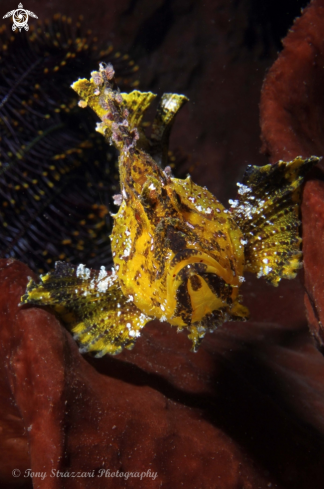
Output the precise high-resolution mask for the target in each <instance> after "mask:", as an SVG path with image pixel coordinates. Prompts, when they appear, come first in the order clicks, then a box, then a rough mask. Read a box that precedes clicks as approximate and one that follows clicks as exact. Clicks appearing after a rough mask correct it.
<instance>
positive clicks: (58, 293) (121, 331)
mask: <svg viewBox="0 0 324 489" xmlns="http://www.w3.org/2000/svg"><path fill="white" fill-rule="evenodd" d="M21 301H22V304H34V305H38V306H51V308H52V309H54V311H55V312H56V313H57V315H58V316H59V317H60V319H61V320H62V321H63V323H64V324H65V325H66V326H67V327H68V328H69V329H70V330H71V331H72V333H73V335H74V338H75V340H76V341H77V342H78V343H79V346H80V352H81V353H86V352H90V351H92V352H96V355H95V356H96V357H101V356H103V355H105V354H106V353H110V354H112V355H115V354H117V353H119V352H121V350H122V349H123V348H124V347H125V348H128V349H130V348H132V347H133V346H134V342H135V340H136V338H137V337H138V336H140V331H141V329H142V328H143V327H144V326H145V324H146V323H147V322H148V321H150V318H148V317H147V316H145V315H144V314H143V313H142V312H141V311H140V310H139V309H138V308H137V307H136V306H135V304H134V303H133V302H132V300H131V298H127V297H126V296H125V295H124V294H123V292H122V290H121V288H120V285H119V281H118V278H117V276H116V275H115V274H111V273H110V272H107V271H106V270H105V268H104V267H101V269H100V271H98V270H90V269H88V268H86V267H85V266H84V265H79V266H78V267H76V266H73V265H70V264H69V263H65V262H57V263H56V264H55V271H54V272H50V273H47V274H46V275H42V276H41V282H40V283H38V284H37V283H35V282H34V281H33V280H31V281H30V282H29V284H28V286H27V293H26V294H25V295H24V296H23V297H22V299H21Z"/></svg>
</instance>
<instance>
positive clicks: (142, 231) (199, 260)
mask: <svg viewBox="0 0 324 489" xmlns="http://www.w3.org/2000/svg"><path fill="white" fill-rule="evenodd" d="M72 88H73V89H74V90H75V91H76V92H77V93H78V95H79V96H80V98H81V100H80V102H79V105H80V107H85V106H89V107H90V108H91V109H93V110H94V111H95V113H96V114H97V115H98V116H99V118H100V119H101V122H100V123H98V125H97V131H99V132H100V133H101V134H102V135H103V136H104V137H105V138H106V140H107V141H108V142H109V143H110V144H113V145H115V147H116V148H117V149H118V151H119V173H120V188H121V194H120V195H117V196H115V203H116V204H118V205H119V210H118V212H117V213H116V214H115V215H114V216H113V218H114V227H113V231H112V235H111V248H112V254H113V261H114V268H113V269H112V270H111V271H107V270H106V269H105V268H104V267H101V269H100V270H99V271H97V270H91V269H89V268H87V267H86V266H85V265H83V264H81V265H79V266H74V265H71V264H68V263H65V262H57V263H56V267H55V271H54V272H50V273H48V274H46V275H43V276H41V282H40V283H39V284H37V283H35V282H33V281H32V280H31V281H30V282H29V284H28V286H27V292H26V294H25V295H24V296H23V297H22V303H23V304H27V303H28V304H37V305H50V306H52V307H53V308H54V310H55V311H56V312H57V313H58V314H60V316H61V318H62V320H63V322H65V323H66V324H67V326H68V327H69V328H70V329H71V331H72V332H73V333H74V337H75V338H76V340H77V341H78V343H79V344H80V350H81V352H87V351H92V352H95V353H96V356H97V357H100V356H102V355H104V354H106V353H110V354H116V353H119V352H120V351H121V350H122V349H123V348H124V347H126V348H131V347H132V346H133V345H134V342H135V340H136V338H137V337H138V336H140V333H141V329H142V328H143V327H144V326H145V324H146V323H147V322H149V321H150V320H152V319H156V318H157V319H159V320H160V321H168V322H169V323H170V324H171V325H173V326H176V327H177V328H178V329H179V330H182V329H184V328H187V329H188V330H189V338H190V339H191V340H192V344H193V350H194V351H196V350H197V347H198V346H199V344H200V342H201V340H202V339H203V337H204V335H205V334H206V332H209V331H213V330H214V329H216V328H217V327H218V326H219V325H221V324H222V323H223V322H225V321H229V320H235V321H237V320H245V319H246V318H247V317H248V309H247V308H246V307H244V305H242V303H241V296H240V294H239V292H240V285H241V283H242V282H243V281H244V272H246V271H248V272H252V273H255V274H257V276H258V277H265V278H266V280H267V281H268V282H270V283H271V284H273V285H275V286H276V285H278V283H279V281H280V279H281V278H288V279H291V278H294V277H295V276H296V272H297V270H298V269H299V268H300V266H301V255H302V253H301V250H300V247H301V238H300V237H299V224H300V223H299V220H298V213H299V203H300V199H301V184H302V182H303V178H304V175H305V173H306V172H307V171H308V170H309V168H310V167H311V166H312V165H313V164H314V163H316V162H317V161H318V158H316V157H311V158H309V159H305V160H304V159H302V158H301V157H297V158H295V159H294V160H293V161H291V162H284V161H279V162H278V163H276V164H274V165H266V166H263V167H256V166H248V168H247V170H246V172H245V174H244V176H243V180H242V183H239V184H238V199H237V200H235V201H230V203H231V208H230V209H229V210H227V209H225V208H224V206H223V205H222V204H221V203H220V202H219V201H218V200H217V199H216V198H215V197H214V196H213V195H212V194H211V193H210V192H209V191H208V190H207V189H206V188H205V187H204V188H202V187H200V186H199V185H196V184H195V183H194V182H193V181H192V180H191V178H190V176H188V177H187V178H186V179H184V180H182V179H177V178H173V177H172V176H171V169H170V167H168V166H167V167H164V165H165V164H166V161H167V151H168V139H169V135H170V130H171V126H172V124H173V122H174V118H175V115H176V114H177V112H178V110H179V109H180V108H181V107H182V105H183V104H184V103H185V102H186V100H187V99H186V97H185V96H183V95H176V94H164V95H163V96H162V98H161V100H160V102H159V105H158V108H157V113H156V116H155V119H154V121H153V125H152V132H151V135H150V137H148V136H146V135H145V132H144V129H143V123H142V119H143V116H144V113H145V112H146V110H147V109H148V107H149V106H150V105H151V103H152V101H153V100H154V98H155V95H154V94H153V93H151V92H147V93H142V92H140V91H137V90H135V91H133V92H131V93H120V92H119V90H118V88H117V87H116V85H115V81H114V70H113V67H112V66H111V65H105V64H104V63H101V64H100V67H99V71H94V72H92V73H91V78H90V80H86V79H82V80H78V81H77V82H75V83H74V84H73V85H72Z"/></svg>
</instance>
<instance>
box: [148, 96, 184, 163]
mask: <svg viewBox="0 0 324 489" xmlns="http://www.w3.org/2000/svg"><path fill="white" fill-rule="evenodd" d="M188 100H189V99H188V98H187V97H186V96H185V95H178V94H176V93H165V94H164V95H163V96H162V98H161V100H160V102H159V105H158V107H157V111H156V115H155V118H154V121H153V126H152V134H151V140H150V146H151V149H150V153H151V156H152V157H153V158H154V159H155V161H156V162H157V163H159V164H160V165H161V166H164V165H166V164H167V153H168V147H169V137H170V132H171V128H172V125H173V122H174V119H175V116H176V115H177V113H178V112H179V110H180V109H181V107H182V106H183V105H184V104H185V103H186V102H187V101H188Z"/></svg>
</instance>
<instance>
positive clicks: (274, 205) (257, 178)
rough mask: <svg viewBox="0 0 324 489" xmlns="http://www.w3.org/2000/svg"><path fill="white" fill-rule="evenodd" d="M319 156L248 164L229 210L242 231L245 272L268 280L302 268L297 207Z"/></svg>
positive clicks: (291, 274)
mask: <svg viewBox="0 0 324 489" xmlns="http://www.w3.org/2000/svg"><path fill="white" fill-rule="evenodd" d="M318 161H319V158H317V157H311V158H308V159H305V160H304V159H302V158H301V157H297V158H295V159H294V160H293V161H290V162H285V161H278V162H277V163H276V164H274V165H265V166H262V167H257V166H249V167H248V168H247V170H246V172H245V174H244V177H243V181H242V184H238V186H239V191H238V192H239V197H238V200H237V201H234V202H232V212H233V215H234V216H235V219H236V221H237V223H238V225H239V227H240V229H241V231H242V233H243V240H242V241H241V242H242V244H244V254H245V271H248V272H252V273H255V274H256V275H257V276H258V277H263V276H264V277H265V278H266V279H267V281H268V282H270V283H271V284H272V285H275V286H276V285H278V284H279V282H280V280H281V279H282V278H289V279H290V278H294V277H295V276H296V273H297V270H298V269H299V268H300V267H301V257H302V252H301V249H300V245H301V238H300V236H299V226H300V221H299V206H300V201H301V189H302V184H303V181H304V176H305V174H306V173H307V171H308V170H309V169H310V168H311V167H312V166H313V165H314V164H316V163H317V162H318Z"/></svg>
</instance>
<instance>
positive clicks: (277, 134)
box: [0, 0, 324, 489]
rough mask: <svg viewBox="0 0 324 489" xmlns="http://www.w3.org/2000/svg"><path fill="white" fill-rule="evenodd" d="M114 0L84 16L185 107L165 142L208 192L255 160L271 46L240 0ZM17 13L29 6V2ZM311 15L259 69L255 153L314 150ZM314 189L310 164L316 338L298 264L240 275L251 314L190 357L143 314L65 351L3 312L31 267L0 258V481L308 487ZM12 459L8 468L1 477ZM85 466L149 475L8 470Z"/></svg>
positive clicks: (323, 402)
mask: <svg viewBox="0 0 324 489" xmlns="http://www.w3.org/2000/svg"><path fill="white" fill-rule="evenodd" d="M126 3H127V2H124V3H123V2H120V4H118V6H117V7H118V8H117V7H116V6H115V7H116V12H113V7H112V6H111V5H107V11H105V14H103V13H102V12H103V11H101V12H100V7H99V6H98V9H97V11H96V12H95V13H93V14H92V17H91V16H89V23H91V22H93V24H96V22H97V23H98V32H99V33H100V35H102V33H103V32H106V31H107V25H109V26H110V31H111V32H114V29H113V27H114V26H116V25H117V23H119V24H120V26H121V27H120V30H119V31H116V34H115V35H116V38H118V35H120V37H121V38H122V37H123V36H124V37H125V49H126V52H127V50H128V49H127V41H128V42H129V45H133V50H134V59H136V60H137V59H138V60H139V65H140V66H141V64H143V65H145V64H146V66H147V69H146V70H144V72H143V70H142V69H141V71H142V72H143V73H144V78H143V86H141V88H143V89H144V88H145V84H147V86H149V85H151V88H152V90H155V87H156V86H160V89H161V91H178V92H181V93H185V94H186V95H188V97H189V98H190V99H191V102H194V103H191V104H190V105H193V108H192V109H189V108H188V107H189V104H188V106H187V107H186V108H184V109H183V113H182V114H180V115H179V119H178V121H177V125H176V126H175V133H174V135H173V138H174V141H176V142H177V143H178V141H179V140H180V141H181V144H182V146H183V147H184V148H185V149H186V150H187V149H188V151H190V152H191V150H192V151H194V149H193V148H196V150H195V151H197V152H198V153H199V154H198V155H196V156H199V160H200V166H198V167H197V169H196V170H194V172H196V175H194V176H193V178H194V180H195V181H197V182H198V183H200V184H202V185H206V184H207V186H208V189H209V190H211V191H212V192H213V193H214V194H216V196H217V197H218V198H219V199H220V200H223V201H224V198H225V197H229V196H230V195H231V196H233V194H234V191H233V189H234V187H235V182H236V181H239V180H240V176H241V174H242V171H243V169H244V168H245V167H246V165H247V163H252V164H265V163H267V159H266V157H264V156H261V155H260V154H258V150H259V147H260V142H259V139H258V138H259V135H260V129H259V128H258V113H257V108H258V101H259V98H260V89H261V83H262V80H263V78H264V72H265V68H266V67H268V66H270V65H271V64H272V61H273V60H274V59H275V57H276V54H275V51H276V49H277V47H276V45H275V44H274V45H271V43H268V42H264V40H263V41H262V40H260V39H259V40H258V38H257V33H254V34H255V36H256V38H255V37H254V38H253V36H252V35H251V31H253V26H255V24H254V23H251V17H249V15H248V14H246V12H247V11H248V10H249V8H248V6H250V5H253V2H251V3H249V2H235V6H234V2H233V4H232V3H228V5H229V6H228V5H227V6H226V5H225V4H224V3H223V2H221V1H219V2H212V1H209V2H208V1H207V2H204V7H201V6H200V5H199V4H200V3H199V2H197V3H195V2H187V3H186V4H184V3H182V2H181V1H176V2H168V1H162V2H160V3H159V6H158V7H156V6H153V5H152V2H146V1H144V0H143V2H128V3H127V5H126ZM28 7H29V8H30V9H31V10H32V11H34V12H35V13H36V14H37V15H38V16H41V15H42V12H41V11H40V7H38V2H31V4H30V5H29V6H28ZM43 8H44V10H46V9H47V11H48V9H49V8H50V7H48V6H45V7H43ZM67 8H69V9H71V10H73V8H75V5H74V7H73V2H71V5H69V6H68V7H67ZM140 9H142V11H143V12H144V13H143V14H142V17H140V18H141V20H142V23H140V22H139V17H138V15H139V10H140ZM156 12H157V13H156ZM48 13H51V12H48ZM78 13H79V12H78ZM235 13H236V14H237V15H236V16H235V15H234V14H235ZM100 15H102V22H101V23H99V16H100ZM154 15H156V16H157V20H156V22H157V24H159V22H158V20H159V19H160V20H161V22H160V24H159V26H160V29H162V27H163V26H165V25H168V26H169V28H168V29H166V30H165V31H162V32H161V31H158V29H157V30H156V38H155V44H154V45H153V46H151V48H150V46H148V45H147V43H146V41H145V36H144V38H143V35H142V34H141V29H144V28H145V26H149V27H150V28H151V26H152V24H153V25H154V22H153V21H154ZM162 19H166V20H165V21H163V22H162ZM197 19H198V20H199V22H197ZM229 19H232V20H231V22H229ZM249 19H250V20H249ZM212 20H214V21H215V23H214V24H213V23H212V22H211V21H212ZM109 22H110V23H109ZM114 22H115V23H114ZM249 22H250V23H249ZM233 25H234V26H233ZM136 26H137V27H136ZM309 26H311V28H310V27H309ZM323 26H324V2H323V0H322V1H313V2H312V3H311V5H310V7H308V8H306V9H305V11H304V13H303V15H302V16H301V18H300V19H299V20H297V21H296V22H295V23H294V25H293V27H292V29H291V32H290V33H289V34H288V36H287V37H286V39H285V41H284V50H283V51H282V52H281V54H280V55H279V57H278V60H277V61H276V63H275V64H274V65H273V67H272V68H271V69H270V71H269V72H268V74H267V76H266V80H265V82H264V85H263V90H262V94H261V129H262V140H263V148H264V151H265V152H266V154H267V157H270V160H271V161H272V162H275V161H277V160H278V159H279V158H283V159H288V160H289V159H292V158H293V157H295V156H297V155H299V154H301V155H302V156H304V157H308V156H310V154H316V155H317V156H321V155H323V151H322V149H321V148H322V146H321V144H322V138H321V127H322V125H321V120H322V117H321V113H322V112H321V111H322V109H323V107H322V103H321V101H322V97H323V96H322V92H321V82H320V81H321V79H322V78H321V77H323V76H324V71H323V62H322V59H321V56H323V52H324V49H323V45H322V32H323ZM247 31H248V32H249V44H248V47H246V44H244V43H243V41H244V39H245V37H246V32H247ZM144 32H146V31H145V29H144ZM125 33H126V34H125ZM179 34H181V35H180V39H181V42H180V41H179ZM204 36H205V37H204ZM253 39H256V40H255V41H254V43H253V42H252V41H253ZM176 40H178V44H176V42H175V41H176ZM207 40H209V44H208V45H207ZM114 44H115V42H114ZM176 46H177V47H176ZM188 46H189V49H188ZM192 46H195V49H192V52H190V47H192ZM242 46H244V47H242ZM239 47H240V48H241V50H240V49H239ZM150 49H151V51H150ZM129 51H130V52H131V48H129ZM204 51H207V52H204ZM265 52H266V53H267V55H265ZM182 54H183V59H182V58H181V55H182ZM135 55H136V56H137V57H135ZM181 60H182V61H183V64H181ZM223 66H225V68H223ZM187 67H188V71H187V72H186V68H187ZM256 67H258V71H256ZM95 68H96V66H95V67H94V69H95ZM167 68H168V69H167ZM189 68H190V69H189ZM222 70H224V71H225V72H226V77H223V76H222V73H223V71H222ZM154 73H155V74H156V75H155V78H154ZM188 73H189V75H188ZM252 75H253V76H254V75H255V76H254V77H253V76H252ZM186 77H187V78H186ZM74 78H75V77H74ZM213 80H215V81H214V82H213ZM249 80H252V81H249ZM230 81H231V83H230ZM226 82H228V83H226ZM224 83H225V85H226V87H225V88H224ZM154 85H155V86H154ZM222 87H223V88H222ZM156 91H158V90H156ZM195 92H196V95H195ZM212 94H215V97H214V99H212V97H211V95H212ZM226 94H227V97H225V95H226ZM310 95H312V96H310ZM208 100H212V101H213V102H212V103H210V104H208ZM217 104H218V105H219V106H220V108H219V110H217ZM249 108H250V110H249ZM252 108H253V109H252ZM235 110H236V113H235ZM80 112H81V113H82V111H81V109H80ZM238 114H241V117H238ZM234 116H235V117H234ZM289 117H291V119H289ZM242 126H243V127H242ZM187 143H188V144H187ZM191 148H192V149H191ZM218 190H219V191H218ZM323 201H324V188H323V182H322V173H321V169H316V170H315V171H314V172H313V174H311V175H310V177H309V181H308V182H307V184H306V186H305V190H304V203H303V209H302V210H303V239H304V249H303V251H304V263H305V271H304V274H305V285H306V290H307V292H306V304H307V311H308V318H309V324H310V326H311V329H312V331H313V333H314V335H315V336H316V338H317V344H316V343H314V341H313V339H312V337H311V335H310V334H309V330H308V326H307V321H306V317H305V312H304V304H303V300H304V286H303V283H302V281H301V279H302V276H301V275H300V276H299V278H297V279H295V280H291V281H283V283H282V284H281V285H280V287H278V288H276V289H275V288H272V287H270V286H268V285H267V284H266V283H263V282H262V281H261V280H258V279H256V278H251V277H247V280H246V283H244V284H243V286H242V287H243V288H244V297H245V302H246V305H247V306H248V307H249V309H250V313H251V314H250V316H251V320H250V321H248V322H246V323H235V322H233V323H230V324H226V325H224V326H223V327H222V328H220V329H218V330H217V331H216V332H214V333H213V334H209V335H207V336H206V338H205V340H204V342H203V344H202V345H201V347H200V350H199V351H198V352H197V353H193V352H191V351H190V341H189V340H188V338H187V337H186V336H185V335H184V334H182V333H180V334H177V332H176V331H175V330H174V329H172V328H170V327H169V326H168V325H167V324H165V325H161V324H160V323H158V322H152V323H150V324H149V325H148V326H147V327H146V328H145V330H144V331H143V334H142V337H141V338H139V339H138V341H137V343H136V346H135V347H134V349H133V350H132V351H127V352H126V351H125V352H122V353H121V354H120V355H119V356H118V357H111V356H106V357H104V358H102V359H94V358H92V357H90V356H88V355H87V356H85V357H82V356H81V355H80V353H79V351H78V348H77V345H76V343H75V342H74V341H73V339H72V338H71V335H70V334H69V333H68V332H67V331H66V330H65V329H64V328H63V327H62V325H61V324H60V323H59V321H58V319H57V318H56V317H55V316H54V315H53V314H51V313H50V312H49V311H47V310H45V309H40V308H34V307H30V308H25V307H24V308H21V307H18V303H19V302H20V298H21V296H22V295H23V294H24V292H25V290H26V285H27V282H28V281H29V278H30V277H32V278H33V279H36V275H35V274H34V273H33V272H32V271H31V270H30V269H29V268H28V267H27V266H26V265H25V264H23V263H21V262H19V261H15V260H12V259H7V260H1V261H0V288H1V293H0V317H1V320H0V321H1V322H0V324H1V328H0V336H1V339H0V348H1V356H0V359H1V360H0V369H1V372H2V375H1V380H0V393H1V394H0V395H1V404H0V427H1V437H0V484H1V488H4V489H7V488H9V487H11V488H15V487H17V488H18V487H20V488H21V487H22V488H24V489H27V488H28V489H29V488H31V487H34V488H40V489H42V488H46V489H47V488H49V487H51V488H58V489H59V488H60V489H61V488H63V487H64V489H70V488H71V489H72V488H75V487H78V488H80V487H81V488H83V487H84V488H85V487H87V488H89V487H90V488H92V487H93V488H96V489H97V488H99V489H100V488H107V487H113V488H118V487H120V488H138V487H143V488H148V489H151V488H158V487H163V488H168V489H173V488H178V487H187V488H203V489H210V488H215V489H216V488H217V489H234V488H238V487H242V488H245V489H257V488H262V489H266V488H269V487H272V488H273V487H276V488H280V489H287V488H288V489H296V488H297V489H309V488H310V487H311V488H312V489H320V488H321V487H322V485H323V480H324V466H323V457H324V425H323V414H324V413H323V411H324V383H323V378H324V359H323V355H322V354H321V353H320V352H319V351H318V349H317V347H316V346H321V341H322V340H321V338H322V330H321V328H322V326H321V324H322V322H321V315H322V314H323V313H322V311H323V309H322V298H323V294H322V293H321V291H322V290H323V289H321V287H322V284H323V282H322V280H323V279H322V277H323V275H322V270H323V267H322V260H323V259H322V254H321V250H322V243H323V241H322V233H323V229H324V226H323V218H324V217H323V215H324V212H323V205H324V202H323ZM16 468H18V469H19V470H20V471H21V473H22V475H21V477H18V478H14V477H13V475H12V470H13V469H16ZM102 468H104V469H109V470H110V472H113V471H117V470H119V471H123V472H127V471H129V472H130V471H132V472H134V471H140V472H142V471H143V472H145V471H147V470H149V469H150V470H151V471H152V472H157V474H158V476H157V478H156V479H155V480H153V478H149V477H145V478H143V479H142V480H141V481H139V480H138V478H132V477H130V478H128V480H124V479H122V478H116V477H115V478H105V477H94V478H86V479H81V478H80V479H73V478H70V479H68V478H64V479H63V478H59V477H55V478H49V477H48V478H45V479H44V480H42V479H41V478H40V477H37V476H35V477H34V478H33V481H31V479H30V478H24V477H23V474H24V472H25V470H26V469H31V470H32V471H33V472H34V473H35V472H46V473H47V474H50V471H51V470H52V469H55V470H60V471H65V470H68V471H70V472H72V471H91V470H94V471H99V470H100V469H102Z"/></svg>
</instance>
